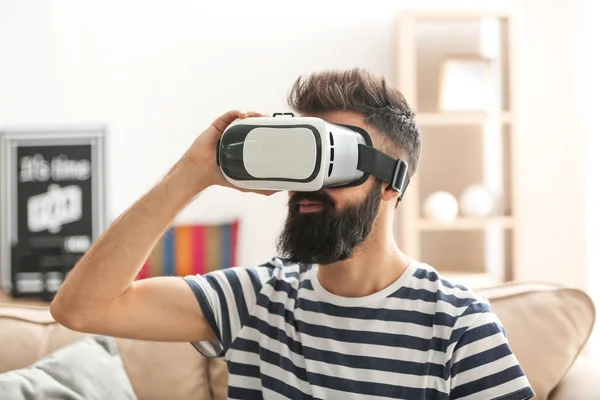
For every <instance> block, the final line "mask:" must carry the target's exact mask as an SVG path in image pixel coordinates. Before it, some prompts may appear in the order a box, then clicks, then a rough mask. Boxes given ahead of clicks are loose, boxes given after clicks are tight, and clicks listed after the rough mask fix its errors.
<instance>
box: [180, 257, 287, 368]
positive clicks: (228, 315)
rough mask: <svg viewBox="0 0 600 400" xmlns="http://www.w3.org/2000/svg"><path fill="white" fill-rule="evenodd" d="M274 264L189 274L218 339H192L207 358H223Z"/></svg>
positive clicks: (187, 279)
mask: <svg viewBox="0 0 600 400" xmlns="http://www.w3.org/2000/svg"><path fill="white" fill-rule="evenodd" d="M274 268H275V266H274V265H272V264H270V263H267V264H264V265H261V266H257V267H232V268H226V269H221V270H216V271H212V272H209V273H207V274H203V275H188V276H185V277H184V278H183V279H184V280H185V281H186V282H187V283H188V284H189V286H190V287H191V289H192V291H193V292H194V295H195V296H196V299H197V300H198V303H199V305H200V308H201V309H202V312H203V313H204V316H205V317H206V320H207V321H208V323H209V325H210V326H211V328H212V330H213V331H214V332H215V335H216V336H217V339H216V340H213V341H206V342H192V345H193V346H194V347H195V348H196V349H197V350H198V351H199V352H200V353H201V354H202V355H204V356H205V357H209V358H215V357H223V356H224V355H225V353H226V352H227V349H228V348H229V346H230V345H231V343H232V342H233V340H234V339H235V338H236V336H237V335H238V333H239V332H240V330H241V329H242V327H243V326H244V324H245V323H246V320H247V318H248V316H249V315H250V313H251V312H252V309H253V308H254V306H255V305H256V299H257V296H258V294H259V293H260V290H261V289H262V286H263V285H264V283H265V282H267V281H268V280H269V279H270V278H271V277H272V276H273V270H274Z"/></svg>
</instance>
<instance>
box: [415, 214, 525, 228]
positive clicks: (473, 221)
mask: <svg viewBox="0 0 600 400" xmlns="http://www.w3.org/2000/svg"><path fill="white" fill-rule="evenodd" d="M417 227H418V229H419V230H421V231H452V230H478V229H486V228H496V227H501V228H505V229H510V228H513V227H514V218H513V217H511V216H494V217H481V218H478V217H458V218H456V219H454V220H452V221H447V222H446V221H436V220H430V219H427V218H420V219H419V221H418V223H417Z"/></svg>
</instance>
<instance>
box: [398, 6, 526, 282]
mask: <svg viewBox="0 0 600 400" xmlns="http://www.w3.org/2000/svg"><path fill="white" fill-rule="evenodd" d="M510 27H511V17H510V15H509V14H505V13H490V12H487V11H486V12H481V13H477V12H469V13H456V12H449V13H444V12H435V13H431V12H418V11H416V12H415V11H413V12H402V13H400V14H399V16H398V41H397V43H398V48H397V56H398V59H397V83H396V86H397V87H398V88H399V89H400V90H401V91H402V93H403V94H404V96H405V97H406V99H407V101H408V102H409V104H410V105H411V107H412V108H413V110H414V111H415V112H416V118H417V122H418V124H419V126H420V128H421V133H422V154H421V161H420V164H419V168H418V170H417V173H416V174H415V176H414V177H413V178H412V179H411V183H410V185H409V187H408V190H407V192H406V194H405V196H404V200H403V202H402V203H401V205H400V206H399V207H398V217H397V219H396V221H397V229H396V237H397V240H398V241H399V244H400V246H401V248H402V249H403V250H404V251H405V252H406V253H407V254H409V255H410V256H411V257H413V258H416V259H419V260H421V261H424V262H427V263H430V264H431V265H433V266H434V267H436V268H437V269H438V270H440V272H442V273H444V274H445V275H447V276H448V277H451V278H453V279H455V280H456V281H458V282H459V283H468V284H469V285H470V286H475V287H481V286H490V285H493V284H496V283H501V282H503V281H507V280H510V279H511V277H512V275H513V271H514V270H515V268H518V260H516V259H515V257H514V251H513V249H514V242H515V238H516V235H517V233H518V232H517V229H518V214H517V212H516V210H515V207H514V201H513V196H514V189H513V188H514V184H513V182H514V177H513V175H514V171H513V154H514V149H513V143H514V141H513V140H511V138H512V136H513V135H515V133H516V129H515V125H514V118H513V116H514V112H515V110H513V108H512V105H513V103H514V101H512V98H511V96H512V92H513V91H512V90H511V79H512V75H513V71H512V67H511V65H512V54H511V51H510V49H511V46H510V44H511V34H512V32H511V29H510ZM461 57H462V58H461ZM463 58H464V59H465V60H470V59H473V60H483V61H482V65H485V66H486V69H485V71H486V74H487V75H485V77H486V81H485V82H487V83H486V86H485V88H486V90H487V91H485V93H488V95H487V97H485V99H486V101H485V102H484V103H482V104H481V107H476V108H470V109H469V108H465V109H464V110H453V111H448V110H447V109H444V108H442V106H441V105H440V104H441V100H440V99H441V98H442V94H443V93H447V92H443V90H442V89H443V87H445V86H444V83H445V82H446V83H447V82H448V81H447V80H445V79H446V77H445V75H444V74H443V73H442V71H444V66H445V65H448V64H447V61H448V60H449V59H450V60H453V61H455V60H457V59H458V60H462V59H463ZM461 65H462V64H461ZM465 65H467V64H465ZM477 65H479V64H477ZM467 72H468V71H467ZM451 83H452V84H453V85H454V84H456V83H460V84H462V82H456V80H454V81H451ZM469 87H470V86H468V85H467V84H465V89H467V88H469ZM475 89H477V88H476V87H475ZM452 93H454V94H456V90H455V91H454V92H450V94H451V95H452ZM467 100H470V99H467ZM471 184H482V185H484V186H485V187H487V188H488V189H489V190H490V191H491V192H492V193H493V195H494V196H495V198H496V200H497V201H498V207H497V209H496V210H495V212H494V213H493V214H491V215H488V216H477V217H474V216H468V215H464V214H462V212H459V215H458V217H457V218H456V219H454V220H452V221H449V222H442V221H437V220H432V219H429V218H426V217H425V216H424V214H423V212H422V204H423V202H424V200H425V199H426V197H427V196H428V195H430V194H431V193H433V192H436V191H446V192H450V193H451V194H453V195H454V196H455V197H456V199H457V200H458V199H460V195H461V192H462V191H463V190H464V189H466V187H467V186H469V185H471Z"/></svg>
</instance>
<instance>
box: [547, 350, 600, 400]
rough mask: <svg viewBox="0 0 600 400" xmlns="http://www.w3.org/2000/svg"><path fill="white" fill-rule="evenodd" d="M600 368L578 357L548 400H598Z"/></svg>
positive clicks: (599, 394) (599, 396)
mask: <svg viewBox="0 0 600 400" xmlns="http://www.w3.org/2000/svg"><path fill="white" fill-rule="evenodd" d="M598 382H600V368H598V367H596V366H595V365H593V364H592V362H591V361H589V360H588V359H586V358H584V357H581V356H580V357H578V358H577V360H575V362H574V363H573V366H572V367H571V368H570V369H569V371H568V372H567V375H565V377H564V378H563V379H562V380H561V381H560V383H559V384H558V386H557V387H556V388H555V389H554V390H553V391H552V393H550V396H549V400H572V399H577V400H595V399H600V386H599V385H598Z"/></svg>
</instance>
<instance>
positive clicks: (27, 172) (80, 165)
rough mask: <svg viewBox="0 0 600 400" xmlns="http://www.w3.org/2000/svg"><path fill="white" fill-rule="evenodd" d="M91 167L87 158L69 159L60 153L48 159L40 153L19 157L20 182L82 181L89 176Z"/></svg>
mask: <svg viewBox="0 0 600 400" xmlns="http://www.w3.org/2000/svg"><path fill="white" fill-rule="evenodd" d="M91 172H92V167H91V165H90V161H89V160H85V159H84V160H70V159H69V158H68V157H67V156H65V155H63V154H61V155H59V156H56V157H52V160H51V161H48V160H46V159H45V158H44V156H42V155H41V154H35V155H33V156H25V157H23V158H22V159H21V174H20V180H21V182H46V181H48V180H50V179H52V180H53V181H54V182H58V181H71V180H77V181H84V180H86V179H89V178H90V175H91Z"/></svg>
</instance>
